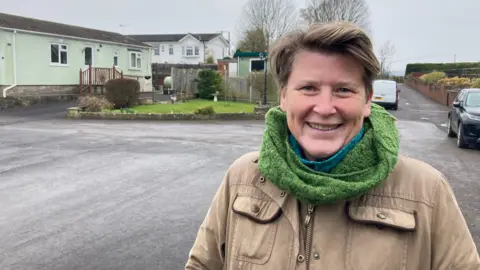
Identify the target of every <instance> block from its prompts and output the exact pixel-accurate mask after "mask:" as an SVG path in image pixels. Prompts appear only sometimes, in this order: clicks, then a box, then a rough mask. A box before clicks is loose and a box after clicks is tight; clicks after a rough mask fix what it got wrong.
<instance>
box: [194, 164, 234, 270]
mask: <svg viewBox="0 0 480 270" xmlns="http://www.w3.org/2000/svg"><path fill="white" fill-rule="evenodd" d="M228 175H229V173H228V172H227V175H226V176H225V178H224V180H223V181H222V183H221V184H220V187H219V189H218V190H217V192H216V194H215V196H214V198H213V201H212V203H211V205H210V208H209V209H208V212H207V214H206V216H205V218H204V220H203V222H202V224H201V225H200V229H199V230H198V233H197V237H196V239H195V242H194V244H193V247H192V248H191V250H190V253H189V255H188V260H187V263H186V266H185V269H187V270H193V269H196V270H197V269H209V270H217V269H218V270H221V269H223V265H224V262H225V241H226V240H225V239H226V227H227V216H228V207H229V205H230V202H229V187H228Z"/></svg>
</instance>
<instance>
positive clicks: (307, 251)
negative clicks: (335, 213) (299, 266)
mask: <svg viewBox="0 0 480 270" xmlns="http://www.w3.org/2000/svg"><path fill="white" fill-rule="evenodd" d="M314 209H315V207H314V206H313V205H308V207H307V215H306V216H305V227H306V228H307V234H306V236H305V238H306V239H305V265H306V267H307V270H308V269H309V268H310V264H309V262H310V253H311V252H312V251H311V249H312V229H313V221H312V213H313V210H314Z"/></svg>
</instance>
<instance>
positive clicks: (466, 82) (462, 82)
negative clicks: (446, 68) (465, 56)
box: [438, 77, 472, 87]
mask: <svg viewBox="0 0 480 270" xmlns="http://www.w3.org/2000/svg"><path fill="white" fill-rule="evenodd" d="M438 83H440V84H442V85H446V86H454V87H471V86H472V82H471V81H470V79H469V78H459V77H453V78H443V79H441V80H439V81H438Z"/></svg>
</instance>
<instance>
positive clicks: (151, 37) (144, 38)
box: [128, 33, 222, 42]
mask: <svg viewBox="0 0 480 270" xmlns="http://www.w3.org/2000/svg"><path fill="white" fill-rule="evenodd" d="M187 35H191V36H192V37H194V38H196V39H198V40H200V41H210V40H212V39H214V38H216V37H218V36H222V34H220V33H206V34H199V33H185V34H158V35H156V34H146V35H128V36H129V37H131V38H134V39H136V40H138V41H140V42H178V41H180V40H181V39H183V38H184V37H186V36H187Z"/></svg>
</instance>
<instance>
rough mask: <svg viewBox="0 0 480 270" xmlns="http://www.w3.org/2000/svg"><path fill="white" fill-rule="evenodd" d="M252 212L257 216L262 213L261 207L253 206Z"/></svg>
mask: <svg viewBox="0 0 480 270" xmlns="http://www.w3.org/2000/svg"><path fill="white" fill-rule="evenodd" d="M252 212H253V213H255V214H256V213H258V212H260V207H258V205H256V204H254V205H252Z"/></svg>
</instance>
